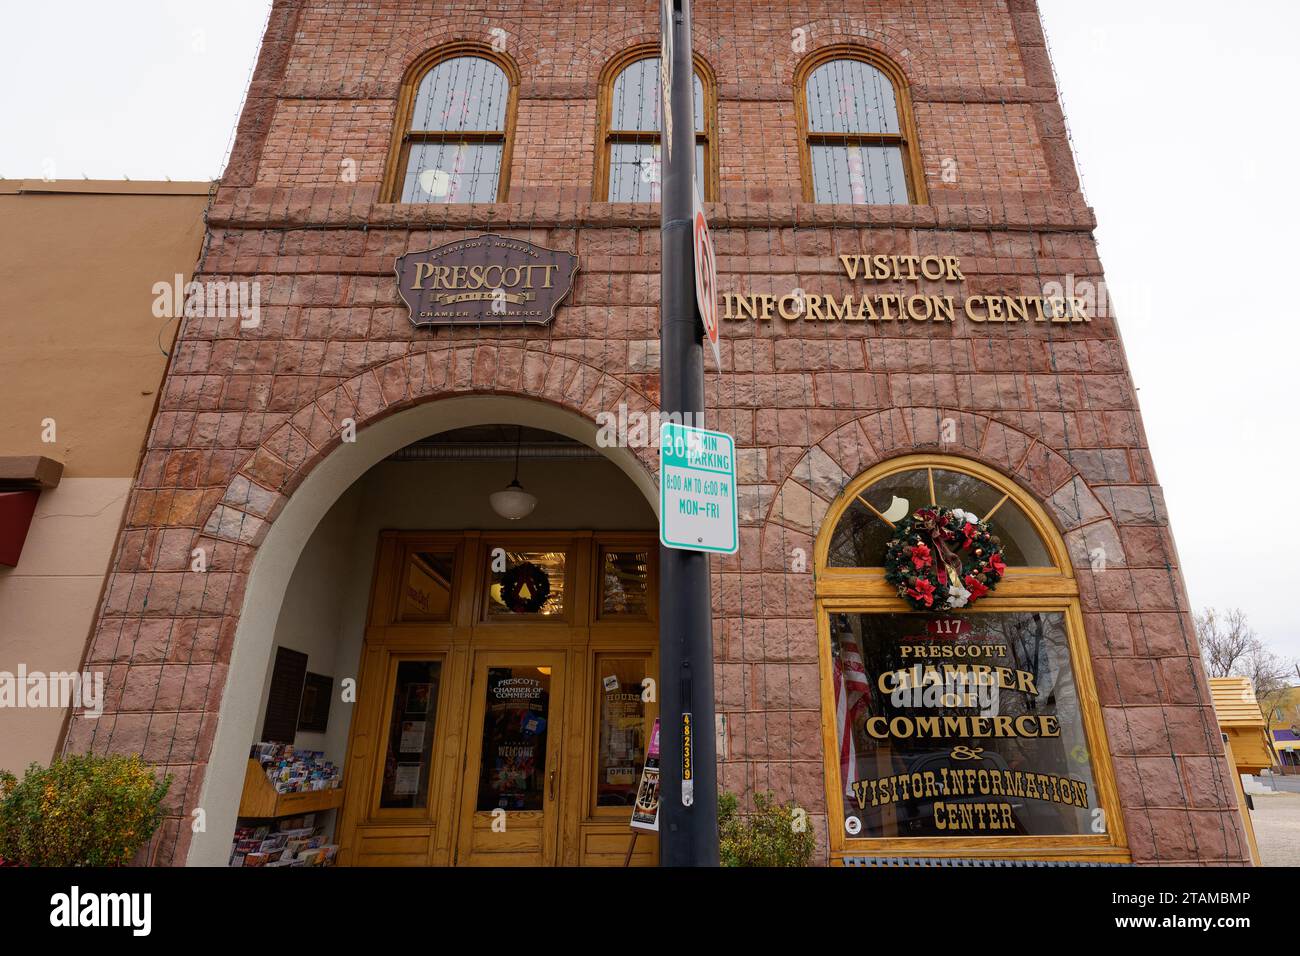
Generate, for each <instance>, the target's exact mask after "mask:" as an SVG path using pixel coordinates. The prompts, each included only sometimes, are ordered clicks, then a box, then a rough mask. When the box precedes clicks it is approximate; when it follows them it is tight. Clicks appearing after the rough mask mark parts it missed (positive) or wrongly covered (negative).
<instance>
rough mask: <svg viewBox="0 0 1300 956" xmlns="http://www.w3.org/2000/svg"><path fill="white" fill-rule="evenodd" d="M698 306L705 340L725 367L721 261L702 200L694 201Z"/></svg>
mask: <svg viewBox="0 0 1300 956" xmlns="http://www.w3.org/2000/svg"><path fill="white" fill-rule="evenodd" d="M692 232H693V233H694V245H695V305H696V306H697V307H698V308H699V310H700V321H702V322H703V323H704V337H705V338H707V339H708V340H709V344H710V345H712V346H713V360H714V361H715V362H717V363H718V368H719V369H721V368H722V348H721V346H720V345H719V344H718V258H717V256H715V255H714V254H713V237H712V236H710V235H709V221H708V220H707V219H705V218H704V210H703V209H701V208H700V200H699V197H698V196H697V197H696V199H695V219H694V227H693V229H692Z"/></svg>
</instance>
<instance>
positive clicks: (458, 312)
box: [396, 235, 578, 325]
mask: <svg viewBox="0 0 1300 956" xmlns="http://www.w3.org/2000/svg"><path fill="white" fill-rule="evenodd" d="M396 268H397V288H398V292H399V293H400V294H401V296H402V301H404V302H405V303H406V305H407V308H409V309H410V310H411V321H412V322H413V323H414V324H415V325H525V324H529V325H546V324H548V323H549V322H550V321H551V320H552V319H553V318H555V310H556V309H557V308H558V307H559V305H560V302H561V301H562V300H563V299H564V297H565V296H567V295H568V294H569V292H570V291H571V290H572V289H573V277H574V275H575V274H576V273H577V271H578V257H577V256H575V255H574V254H573V253H571V252H565V251H563V250H560V249H546V248H543V247H542V246H538V245H534V244H533V243H531V242H528V241H526V240H524V239H509V238H506V237H504V236H494V235H484V236H469V237H466V238H464V239H457V240H455V241H454V242H449V243H447V244H445V245H441V246H438V247H437V248H436V249H427V250H425V251H424V252H408V253H407V254H406V255H404V256H399V257H398V258H397V266H396Z"/></svg>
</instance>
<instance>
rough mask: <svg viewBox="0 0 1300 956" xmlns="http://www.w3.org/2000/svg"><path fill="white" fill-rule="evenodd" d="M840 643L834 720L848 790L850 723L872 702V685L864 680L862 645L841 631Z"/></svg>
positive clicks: (852, 766) (852, 757)
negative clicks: (838, 733)
mask: <svg viewBox="0 0 1300 956" xmlns="http://www.w3.org/2000/svg"><path fill="white" fill-rule="evenodd" d="M839 646H840V656H839V657H838V658H836V660H835V723H836V725H837V726H838V727H839V729H840V781H841V782H842V783H843V784H844V791H845V792H846V793H848V792H851V791H850V789H849V784H851V783H852V782H853V779H852V775H853V774H855V773H856V772H857V763H858V752H857V747H856V745H855V744H854V742H853V723H854V721H855V720H856V719H857V718H858V715H860V714H861V713H862V711H863V710H865V709H866V707H867V706H868V705H869V704H870V703H871V685H870V684H869V683H868V682H867V668H866V665H865V664H864V663H863V660H862V648H860V647H858V644H857V642H856V641H855V640H854V639H853V637H852V636H851V635H849V634H842V635H841V636H840V639H839Z"/></svg>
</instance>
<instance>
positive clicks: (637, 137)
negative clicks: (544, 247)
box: [594, 44, 717, 202]
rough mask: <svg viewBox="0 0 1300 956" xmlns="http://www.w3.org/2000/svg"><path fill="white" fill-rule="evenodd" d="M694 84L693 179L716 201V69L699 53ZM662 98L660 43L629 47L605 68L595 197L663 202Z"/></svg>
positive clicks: (701, 189) (707, 197) (601, 199)
mask: <svg viewBox="0 0 1300 956" xmlns="http://www.w3.org/2000/svg"><path fill="white" fill-rule="evenodd" d="M694 89H695V108H694V113H695V182H696V188H697V189H698V191H699V193H700V197H701V198H702V199H705V200H712V199H714V198H716V196H715V193H716V191H717V190H716V185H715V184H716V182H717V174H716V169H715V167H716V164H717V159H716V155H715V151H714V149H713V143H714V141H715V140H716V138H717V137H716V133H715V132H714V131H715V130H716V128H717V92H716V87H715V84H714V81H713V74H712V72H711V71H710V70H709V68H708V66H707V64H705V62H704V61H703V60H702V59H700V58H699V57H698V56H697V57H696V58H695V76H694ZM660 103H661V96H660V90H659V47H658V45H657V44H642V45H640V46H636V47H633V48H632V49H630V50H625V51H624V52H623V53H622V54H620V55H619V56H618V57H617V58H615V59H614V60H612V61H611V62H610V63H609V64H608V65H607V66H606V67H605V70H604V72H603V73H602V75H601V82H600V100H599V103H598V105H597V110H598V118H599V121H600V130H599V132H598V135H597V140H596V142H597V147H596V150H597V152H596V173H595V177H594V178H595V190H594V198H595V200H596V201H597V202H659V190H660V186H661V184H662V182H663V175H662V167H661V165H660V162H661V160H660V141H661V139H662V133H663V120H662V118H661V117H660V115H659V114H660V112H661V109H660Z"/></svg>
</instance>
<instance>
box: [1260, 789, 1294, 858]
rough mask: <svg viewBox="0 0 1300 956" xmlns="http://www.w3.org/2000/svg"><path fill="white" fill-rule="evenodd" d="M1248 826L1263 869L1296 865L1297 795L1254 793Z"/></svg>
mask: <svg viewBox="0 0 1300 956" xmlns="http://www.w3.org/2000/svg"><path fill="white" fill-rule="evenodd" d="M1251 799H1252V800H1254V802H1255V809H1254V811H1252V812H1251V815H1250V819H1251V823H1253V824H1254V826H1255V841H1256V842H1257V843H1258V844H1259V857H1260V861H1261V862H1262V863H1263V864H1264V866H1300V794H1295V793H1257V794H1253V795H1252V797H1251Z"/></svg>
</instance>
